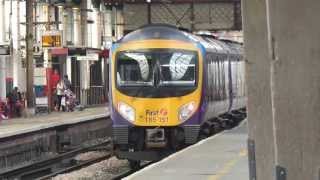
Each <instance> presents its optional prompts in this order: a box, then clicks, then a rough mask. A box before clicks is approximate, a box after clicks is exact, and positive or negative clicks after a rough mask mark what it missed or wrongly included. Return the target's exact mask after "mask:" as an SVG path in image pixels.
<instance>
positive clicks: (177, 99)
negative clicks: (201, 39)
mask: <svg viewBox="0 0 320 180" xmlns="http://www.w3.org/2000/svg"><path fill="white" fill-rule="evenodd" d="M151 30H152V28H151ZM154 31H156V30H154ZM154 33H157V32H154ZM154 36H157V38H150V39H144V40H132V41H122V42H121V41H120V42H119V43H118V44H116V45H115V47H114V48H113V51H112V53H111V54H112V62H111V65H110V68H111V72H110V73H111V74H110V77H111V78H110V82H111V87H112V88H111V93H110V102H112V103H110V109H111V118H112V121H113V137H114V147H115V150H116V152H117V155H118V156H119V157H120V158H126V159H129V160H158V159H159V158H161V157H162V156H165V155H166V154H167V153H170V152H172V151H175V150H177V149H179V148H181V147H183V146H184V145H185V144H192V143H195V142H196V140H197V138H198V133H199V129H200V123H201V122H200V121H201V115H202V114H203V113H202V112H201V108H200V107H201V94H202V76H203V75H202V74H203V73H202V71H203V67H202V66H203V65H202V54H201V51H200V49H199V48H197V46H196V45H195V44H194V43H191V42H187V41H183V40H176V39H173V40H172V39H165V38H161V37H159V36H160V35H159V34H155V35H154Z"/></svg>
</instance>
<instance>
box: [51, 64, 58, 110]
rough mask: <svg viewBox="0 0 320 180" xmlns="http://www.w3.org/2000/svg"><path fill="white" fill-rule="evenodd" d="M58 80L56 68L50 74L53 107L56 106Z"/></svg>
mask: <svg viewBox="0 0 320 180" xmlns="http://www.w3.org/2000/svg"><path fill="white" fill-rule="evenodd" d="M59 80H60V75H59V72H58V70H57V69H55V70H54V71H53V74H52V75H51V93H52V97H53V105H54V107H55V108H57V107H58V98H57V84H58V82H59Z"/></svg>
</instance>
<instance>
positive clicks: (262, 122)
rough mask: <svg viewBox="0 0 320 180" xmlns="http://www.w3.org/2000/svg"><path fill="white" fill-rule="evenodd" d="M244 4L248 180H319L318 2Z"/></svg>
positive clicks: (288, 0) (253, 0) (276, 0)
mask: <svg viewBox="0 0 320 180" xmlns="http://www.w3.org/2000/svg"><path fill="white" fill-rule="evenodd" d="M242 3H243V11H242V12H243V13H244V14H243V20H244V37H245V54H246V55H245V57H246V73H247V84H248V122H249V139H250V141H249V159H250V176H251V175H255V176H256V177H255V178H251V179H252V180H253V179H254V180H256V179H262V180H265V179H266V180H269V179H276V180H282V179H283V180H302V179H303V180H304V179H305V180H311V179H320V177H319V176H320V173H319V172H320V168H319V167H320V157H319V153H320V141H319V139H320V121H319V120H320V73H319V72H320V61H319V59H320V53H319V52H320V41H319V39H320V33H319V29H320V24H319V23H318V21H319V20H318V19H319V18H318V17H319V16H320V11H319V8H320V1H315V0H305V1H303V2H302V1H300V0H282V1H279V0H251V1H246V0H244V1H242ZM250 142H251V144H252V145H254V146H252V147H254V148H253V151H250V147H251V146H250V145H251V144H250Z"/></svg>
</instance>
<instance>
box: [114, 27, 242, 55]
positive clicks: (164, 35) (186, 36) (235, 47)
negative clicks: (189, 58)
mask: <svg viewBox="0 0 320 180" xmlns="http://www.w3.org/2000/svg"><path fill="white" fill-rule="evenodd" d="M148 39H170V40H178V41H184V42H189V43H194V44H197V43H200V44H202V46H203V47H204V48H205V49H206V50H207V51H209V52H214V53H220V54H234V55H237V54H242V46H241V44H239V43H236V42H232V41H226V40H219V39H217V38H216V37H213V36H208V35H194V34H192V33H190V32H187V31H185V30H181V29H178V28H177V27H175V26H171V25H166V24H152V25H147V26H143V27H141V28H139V29H137V30H135V31H133V32H131V33H129V34H127V35H126V36H124V37H122V39H120V40H119V41H118V43H125V42H130V41H138V40H148Z"/></svg>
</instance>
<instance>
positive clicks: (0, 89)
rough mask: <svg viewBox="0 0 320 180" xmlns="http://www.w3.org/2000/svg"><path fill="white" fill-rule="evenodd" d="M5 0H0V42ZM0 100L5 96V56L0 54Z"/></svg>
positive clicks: (1, 42) (3, 32) (1, 41)
mask: <svg viewBox="0 0 320 180" xmlns="http://www.w3.org/2000/svg"><path fill="white" fill-rule="evenodd" d="M4 2H5V0H0V18H1V19H0V44H4V42H5V16H4V13H5V3H4ZM0 84H1V86H0V101H1V100H4V99H5V98H6V57H5V56H1V55H0Z"/></svg>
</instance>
